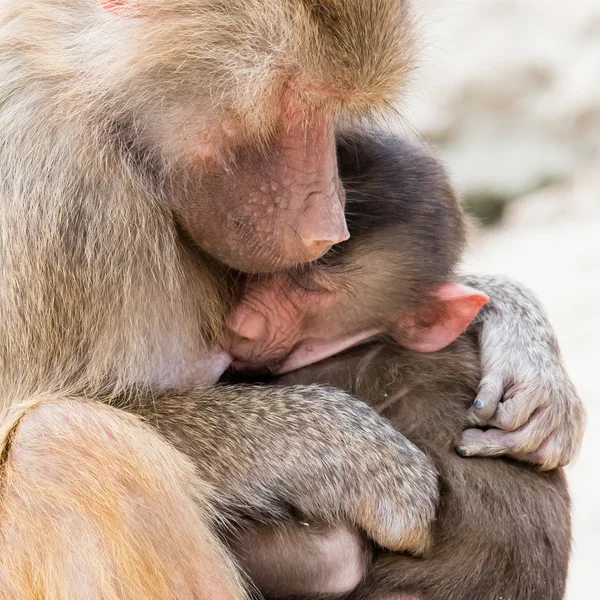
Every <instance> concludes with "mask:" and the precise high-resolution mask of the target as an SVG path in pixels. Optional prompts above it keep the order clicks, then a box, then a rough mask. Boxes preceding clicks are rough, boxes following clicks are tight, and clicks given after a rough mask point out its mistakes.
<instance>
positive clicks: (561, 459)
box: [460, 275, 586, 469]
mask: <svg viewBox="0 0 600 600" xmlns="http://www.w3.org/2000/svg"><path fill="white" fill-rule="evenodd" d="M465 279H466V282H467V283H468V285H472V286H474V287H476V288H478V289H480V290H482V291H484V292H486V293H487V294H488V296H489V297H490V301H489V302H488V304H487V305H486V306H485V307H483V309H482V310H481V312H480V313H479V315H478V317H477V319H476V321H475V322H474V324H473V326H472V327H474V328H476V329H477V331H478V333H479V343H480V348H481V361H482V372H483V377H482V380H481V384H480V386H479V392H478V394H477V399H476V400H475V402H474V404H473V407H472V408H471V422H472V424H473V425H475V426H490V427H491V428H490V429H487V430H486V431H483V430H480V429H468V430H467V431H465V432H464V434H463V437H462V440H461V448H460V452H461V454H463V455H464V456H497V455H502V454H508V455H510V456H514V457H515V458H519V459H522V460H526V461H529V462H533V463H536V464H539V465H541V467H542V468H543V469H552V468H555V467H557V466H559V465H566V464H568V463H569V462H570V461H571V460H572V459H573V458H574V457H575V455H576V453H577V451H578V450H579V447H580V445H581V439H582V436H583V431H584V427H585V420H586V417H585V410H584V408H583V404H582V402H581V400H580V398H579V396H578V395H577V391H576V390H575V387H574V385H573V383H572V382H571V379H570V378H569V376H568V375H567V373H566V371H565V368H564V365H563V360H562V356H561V353H560V350H559V347H558V343H557V340H556V335H555V333H554V331H553V329H552V326H551V325H550V323H549V321H548V318H547V316H546V314H545V312H544V309H543V308H542V306H541V305H540V303H539V301H538V299H537V298H536V297H535V295H534V294H533V293H532V292H531V291H530V290H528V289H527V288H525V287H524V286H522V285H520V284H518V283H515V282H513V281H511V280H508V279H506V278H504V277H499V276H478V275H469V276H467V277H466V278H465Z"/></svg>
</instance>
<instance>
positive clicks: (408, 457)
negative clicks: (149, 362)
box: [159, 386, 438, 554]
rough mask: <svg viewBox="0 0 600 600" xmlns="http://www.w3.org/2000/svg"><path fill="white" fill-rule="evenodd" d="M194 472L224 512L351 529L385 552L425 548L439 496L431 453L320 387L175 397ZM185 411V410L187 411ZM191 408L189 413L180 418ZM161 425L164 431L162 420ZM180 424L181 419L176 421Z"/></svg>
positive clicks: (355, 403)
mask: <svg viewBox="0 0 600 600" xmlns="http://www.w3.org/2000/svg"><path fill="white" fill-rule="evenodd" d="M173 404H174V405H175V406H178V409H177V412H178V413H179V414H178V415H177V419H178V423H177V426H176V428H173V430H174V431H175V430H176V429H177V430H178V431H179V432H180V433H179V434H178V435H181V431H182V429H188V431H187V433H185V438H186V439H188V440H189V439H191V438H197V439H198V442H197V443H196V444H195V446H194V447H193V448H189V447H183V448H182V449H183V450H184V451H185V452H186V453H187V454H188V455H191V456H196V457H197V459H196V460H195V462H196V464H198V469H199V472H200V475H201V476H202V477H203V478H205V479H206V480H208V481H209V482H211V483H212V484H213V485H214V486H215V488H216V490H217V493H218V495H219V499H218V502H219V503H220V504H221V505H222V507H223V508H224V509H225V510H227V511H234V512H235V513H236V514H240V513H242V514H247V515H250V516H254V517H256V518H259V519H269V518H275V519H277V518H287V517H288V516H289V514H290V508H293V509H295V510H297V511H299V512H300V514H301V515H303V516H306V518H309V519H314V520H317V521H322V522H325V523H335V522H343V523H346V524H349V525H352V526H356V527H358V528H360V529H362V530H364V531H365V533H366V534H367V535H368V536H369V537H370V538H372V539H373V540H375V541H376V542H377V543H378V544H380V545H381V546H383V547H385V548H390V549H392V550H398V551H408V552H412V553H415V554H419V553H422V552H424V551H425V550H426V549H427V547H428V545H429V541H430V538H429V528H430V525H431V522H432V520H433V518H434V515H435V509H436V507H437V501H438V482H437V472H436V470H435V468H434V466H433V464H432V462H431V461H430V459H429V458H428V457H427V456H426V455H425V454H423V453H422V452H421V451H420V450H419V449H418V448H417V447H416V446H414V445H413V444H412V443H411V442H409V441H408V440H407V439H406V438H405V437H404V436H403V435H402V434H400V433H399V432H397V431H396V430H395V429H394V428H393V427H392V426H391V424H390V423H389V422H387V421H386V420H385V419H383V418H382V417H380V416H378V415H377V414H376V413H375V412H374V411H373V410H371V409H370V408H369V407H368V406H367V405H366V404H364V403H362V402H360V401H359V400H356V399H355V398H353V397H352V396H350V395H348V394H346V393H345V392H342V391H339V390H336V389H333V388H324V387H320V386H290V387H283V386H281V387H267V386H262V387H254V386H224V387H221V388H214V389H212V390H207V391H205V392H198V393H197V394H196V396H195V399H194V401H193V403H190V402H189V401H188V399H187V398H182V399H175V402H173ZM190 407H191V408H190ZM188 410H189V412H193V413H194V415H195V419H193V420H192V419H190V418H186V417H182V412H185V411H188ZM161 421H162V422H161V423H160V424H159V427H160V428H161V429H162V430H163V432H164V433H165V435H166V436H167V437H169V439H171V440H172V441H173V442H174V443H175V444H176V445H178V446H179V447H181V446H182V443H181V439H179V440H178V439H177V438H174V437H173V436H172V435H170V433H169V425H168V421H169V419H168V418H167V419H165V418H164V417H161ZM184 421H185V422H184Z"/></svg>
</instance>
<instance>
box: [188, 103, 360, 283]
mask: <svg viewBox="0 0 600 600" xmlns="http://www.w3.org/2000/svg"><path fill="white" fill-rule="evenodd" d="M306 121H307V122H305V120H304V119H303V118H302V116H301V115H292V116H289V115H288V116H286V117H285V119H283V123H282V125H281V127H280V130H279V133H278V134H277V135H276V136H275V138H274V141H273V143H272V146H271V147H270V148H268V149H267V150H266V151H263V152H261V151H259V150H257V149H251V148H240V149H238V150H237V151H236V153H235V161H234V164H233V166H232V168H231V169H223V168H221V167H218V166H215V167H214V168H213V169H209V170H208V171H207V173H205V174H204V176H203V178H202V186H201V189H200V199H195V200H194V201H193V203H194V204H195V206H193V207H192V209H191V210H189V209H188V208H189V207H188V208H185V209H184V210H182V211H180V214H179V217H180V218H181V220H182V222H183V225H184V226H185V227H186V229H187V230H188V231H189V232H190V234H191V235H192V237H193V238H194V239H195V241H196V242H197V243H198V244H199V245H200V246H202V247H203V248H204V249H205V250H206V251H208V252H209V253H211V254H212V255H214V256H216V257H217V258H219V259H221V260H222V261H223V262H225V263H227V264H228V265H230V266H232V267H234V268H237V269H239V270H241V271H244V272H255V273H260V272H272V271H278V270H283V269H286V268H289V267H291V266H294V265H297V264H299V263H305V262H310V261H313V260H316V259H317V258H319V257H320V256H322V255H323V254H325V253H326V252H327V251H328V250H329V248H331V246H333V245H334V244H337V243H339V242H342V241H344V240H346V239H348V237H349V233H348V228H347V226H346V219H345V215H344V206H345V193H344V190H343V187H342V185H341V183H340V179H339V175H338V167H337V158H336V149H335V136H334V132H333V125H332V122H331V119H330V118H329V117H325V116H319V117H317V118H315V117H312V118H310V119H307V120H306Z"/></svg>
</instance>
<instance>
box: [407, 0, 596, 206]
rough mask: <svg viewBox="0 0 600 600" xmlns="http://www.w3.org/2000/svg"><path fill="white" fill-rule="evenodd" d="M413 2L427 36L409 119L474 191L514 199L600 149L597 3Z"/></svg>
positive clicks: (462, 183) (556, 177) (568, 171)
mask: <svg viewBox="0 0 600 600" xmlns="http://www.w3.org/2000/svg"><path fill="white" fill-rule="evenodd" d="M415 4H416V5H417V8H418V10H419V13H420V21H421V24H422V30H423V34H424V35H425V37H426V40H425V42H424V48H423V52H422V54H423V58H422V61H421V62H422V66H421V68H420V69H419V71H418V73H417V76H416V82H415V85H414V86H413V88H414V91H413V92H411V94H409V97H408V98H407V99H406V102H405V109H404V111H403V112H404V115H405V120H406V121H407V122H408V123H409V124H410V126H411V128H413V129H415V130H417V131H418V132H419V134H421V135H422V136H423V137H425V138H426V139H427V140H428V141H430V142H431V143H432V144H433V146H434V147H435V149H436V152H437V153H438V154H439V156H440V157H441V158H442V159H443V160H444V161H445V162H446V164H447V165H448V167H449V168H450V171H451V173H452V175H453V179H454V181H455V182H456V184H457V186H458V188H459V189H460V190H461V191H462V192H463V193H464V194H465V195H466V196H467V198H478V197H481V198H483V199H487V200H489V199H490V198H492V199H497V200H501V199H503V198H512V197H516V196H519V195H522V194H524V193H527V192H530V191H532V190H535V189H538V188H540V187H542V186H544V185H546V184H548V183H549V182H553V181H560V180H562V179H564V178H566V177H568V176H570V175H571V174H572V173H573V171H574V170H576V169H577V168H579V167H580V166H582V165H585V164H587V163H589V162H591V161H593V160H594V159H596V158H597V157H598V156H600V2H599V1H598V0H575V1H574V0H451V1H448V0H420V1H417V2H415ZM492 208H493V206H492ZM484 216H485V215H484Z"/></svg>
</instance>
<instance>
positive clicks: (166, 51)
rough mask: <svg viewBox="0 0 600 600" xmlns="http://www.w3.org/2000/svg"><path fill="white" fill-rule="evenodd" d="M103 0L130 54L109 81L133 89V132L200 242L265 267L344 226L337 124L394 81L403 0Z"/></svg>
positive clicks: (317, 252)
mask: <svg viewBox="0 0 600 600" xmlns="http://www.w3.org/2000/svg"><path fill="white" fill-rule="evenodd" d="M101 4H102V6H103V7H104V8H105V9H107V12H106V13H105V18H106V19H113V20H114V21H115V22H117V23H119V25H118V27H117V28H116V29H115V31H116V34H115V35H120V36H121V37H120V39H121V41H122V43H123V44H124V47H123V54H124V55H125V57H126V60H125V62H126V71H123V72H122V77H121V78H120V80H119V81H120V82H121V83H119V84H118V85H117V86H115V87H116V88H118V86H120V88H119V89H115V90H111V91H114V92H115V93H116V94H117V96H118V95H119V93H120V92H122V91H123V89H125V88H127V90H128V96H127V98H128V99H127V105H126V107H127V109H129V110H131V109H132V108H133V111H134V114H136V115H138V117H137V119H138V123H136V126H135V128H134V131H136V132H139V135H140V136H141V137H142V140H141V142H140V143H141V144H144V145H145V146H146V148H147V149H148V151H149V152H150V153H152V155H153V156H157V157H159V159H160V160H161V161H162V165H163V168H164V167H165V165H167V170H168V171H170V174H171V175H170V177H169V178H168V179H170V180H171V181H172V183H173V185H172V190H171V200H170V201H171V202H172V209H173V212H174V215H175V216H176V218H177V220H178V221H179V223H180V224H181V226H182V227H183V228H184V229H185V230H186V231H187V233H188V234H189V235H190V237H191V238H192V239H193V241H194V242H195V243H196V244H197V245H198V246H200V247H201V248H203V249H204V250H206V251H207V252H209V253H210V254H212V255H213V256H215V257H217V258H218V259H220V260H221V261H223V262H225V263H226V264H228V265H230V266H232V267H235V268H237V269H240V270H242V271H246V272H270V271H277V270H282V269H286V268H289V267H291V266H294V265H297V264H299V263H304V262H309V261H312V260H315V259H317V258H319V257H320V256H322V255H323V254H324V253H325V252H327V250H328V249H329V248H330V247H331V246H332V245H333V244H336V243H338V242H341V241H343V240H345V239H346V238H347V237H348V230H347V228H346V222H345V218H344V191H343V188H342V185H341V184H340V181H339V178H338V170H337V163H336V154H335V143H334V134H335V130H336V127H337V124H338V122H339V120H340V118H345V117H347V116H349V115H351V116H358V117H360V118H363V117H365V116H368V115H370V114H372V113H373V112H374V111H376V110H381V109H385V108H386V107H388V106H389V104H390V103H391V102H392V101H393V100H394V98H395V95H396V94H397V93H398V91H399V88H400V87H401V85H402V82H403V81H404V77H405V75H406V73H407V71H408V70H409V68H410V58H411V56H410V52H409V50H410V48H411V43H410V31H411V29H410V18H409V14H408V6H407V4H408V2H407V0H310V1H309V0H210V1H209V0H160V1H159V0H101ZM128 17H136V18H128ZM139 115H143V116H144V122H143V123H140V122H139V121H140V120H141V119H140V117H139ZM136 135H137V133H136Z"/></svg>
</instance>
